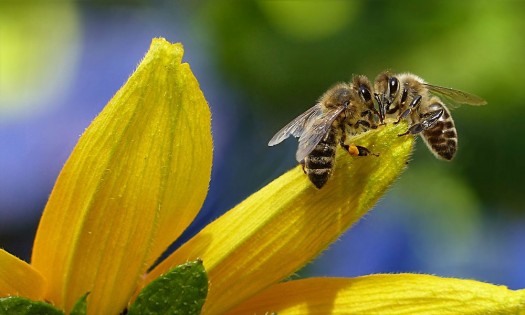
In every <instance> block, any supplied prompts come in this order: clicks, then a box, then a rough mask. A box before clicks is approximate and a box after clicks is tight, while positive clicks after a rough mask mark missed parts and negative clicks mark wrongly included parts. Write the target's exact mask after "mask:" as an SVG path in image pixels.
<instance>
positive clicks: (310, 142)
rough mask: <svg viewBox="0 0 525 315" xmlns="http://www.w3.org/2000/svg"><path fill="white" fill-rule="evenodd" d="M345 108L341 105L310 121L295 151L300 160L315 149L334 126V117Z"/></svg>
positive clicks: (297, 158)
mask: <svg viewBox="0 0 525 315" xmlns="http://www.w3.org/2000/svg"><path fill="white" fill-rule="evenodd" d="M344 109H345V107H343V106H339V107H336V108H335V109H331V110H329V111H327V112H325V113H321V115H320V116H319V117H317V118H316V119H311V120H309V121H308V125H307V126H306V128H305V129H304V133H303V134H302V135H301V137H300V138H299V147H298V148H297V152H296V153H295V158H296V160H297V161H298V162H301V161H302V160H304V158H305V157H306V156H307V155H308V154H310V152H312V151H313V149H314V148H315V146H316V145H317V144H318V143H319V142H320V141H321V140H322V139H323V137H324V136H325V135H326V133H327V132H328V131H329V130H330V128H331V127H332V123H333V121H334V119H335V118H336V117H337V116H339V114H341V112H342V111H343V110H344Z"/></svg>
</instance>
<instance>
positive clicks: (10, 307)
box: [0, 296, 64, 315]
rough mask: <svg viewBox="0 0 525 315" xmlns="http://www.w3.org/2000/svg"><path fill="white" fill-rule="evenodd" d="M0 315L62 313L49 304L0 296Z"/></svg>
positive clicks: (48, 314)
mask: <svg viewBox="0 0 525 315" xmlns="http://www.w3.org/2000/svg"><path fill="white" fill-rule="evenodd" d="M0 315H64V312H62V311H61V310H59V309H57V308H55V307H53V306H52V305H51V304H48V303H44V302H40V301H32V300H29V299H26V298H23V297H18V296H12V297H6V298H0Z"/></svg>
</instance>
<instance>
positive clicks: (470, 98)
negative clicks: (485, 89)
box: [425, 84, 487, 106]
mask: <svg viewBox="0 0 525 315" xmlns="http://www.w3.org/2000/svg"><path fill="white" fill-rule="evenodd" d="M425 86H426V87H427V88H428V89H429V90H430V91H431V92H433V93H436V94H439V95H441V96H445V98H447V99H448V100H449V101H451V102H452V104H454V105H459V104H467V105H474V106H479V105H485V104H487V101H485V100H484V99H482V98H481V97H479V96H477V95H474V94H470V93H467V92H463V91H459V90H455V89H451V88H446V87H442V86H437V85H431V84H425Z"/></svg>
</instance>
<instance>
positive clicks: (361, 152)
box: [347, 144, 379, 156]
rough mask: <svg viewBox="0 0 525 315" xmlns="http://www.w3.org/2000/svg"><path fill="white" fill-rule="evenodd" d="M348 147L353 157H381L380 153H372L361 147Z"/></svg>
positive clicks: (353, 145)
mask: <svg viewBox="0 0 525 315" xmlns="http://www.w3.org/2000/svg"><path fill="white" fill-rule="evenodd" d="M347 147H348V149H347V150H348V153H350V155H352V156H369V155H374V156H379V153H372V151H370V150H368V149H367V148H365V147H363V146H360V145H355V144H351V145H349V146H347Z"/></svg>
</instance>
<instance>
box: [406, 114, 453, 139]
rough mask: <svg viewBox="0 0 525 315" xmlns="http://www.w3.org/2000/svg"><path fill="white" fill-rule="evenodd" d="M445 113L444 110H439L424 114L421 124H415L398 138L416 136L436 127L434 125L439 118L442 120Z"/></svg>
mask: <svg viewBox="0 0 525 315" xmlns="http://www.w3.org/2000/svg"><path fill="white" fill-rule="evenodd" d="M443 112H444V110H443V109H439V110H436V111H433V112H430V113H425V114H423V115H422V116H421V119H422V120H421V122H419V123H417V124H413V125H412V126H410V127H409V128H408V130H407V131H406V132H405V133H402V134H400V135H398V136H399V137H401V136H406V135H408V134H411V135H415V134H418V133H420V132H422V131H423V130H427V129H429V128H430V127H432V126H434V124H435V123H436V122H437V121H438V119H439V118H441V116H442V115H443Z"/></svg>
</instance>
